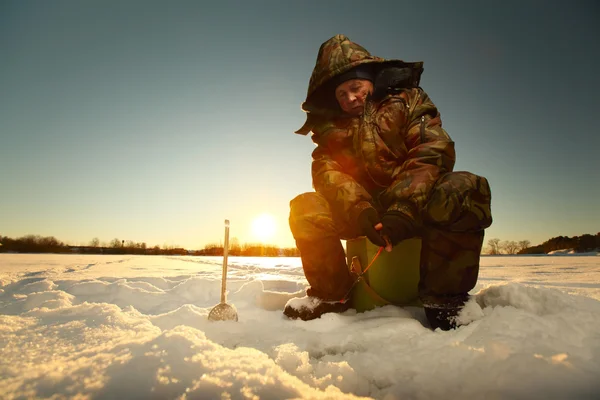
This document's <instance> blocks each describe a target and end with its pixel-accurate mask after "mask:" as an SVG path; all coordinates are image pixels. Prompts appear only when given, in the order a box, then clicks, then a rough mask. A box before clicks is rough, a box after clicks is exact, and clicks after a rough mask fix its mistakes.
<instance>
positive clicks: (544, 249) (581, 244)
mask: <svg viewBox="0 0 600 400" xmlns="http://www.w3.org/2000/svg"><path fill="white" fill-rule="evenodd" d="M566 249H573V250H574V251H575V252H577V253H585V252H588V251H594V250H597V249H600V232H598V233H597V234H596V235H590V234H585V235H581V236H573V237H568V236H558V237H554V238H552V239H549V240H547V241H545V242H544V243H542V244H540V245H537V246H531V242H530V241H529V240H521V241H519V242H515V241H512V240H505V241H501V240H500V239H497V238H494V239H490V240H488V242H487V248H486V251H485V252H486V253H487V254H491V255H495V254H548V253H550V252H551V251H556V250H566Z"/></svg>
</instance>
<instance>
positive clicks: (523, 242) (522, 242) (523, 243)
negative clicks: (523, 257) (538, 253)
mask: <svg viewBox="0 0 600 400" xmlns="http://www.w3.org/2000/svg"><path fill="white" fill-rule="evenodd" d="M529 246H531V242H530V241H529V240H519V251H523V250H525V249H526V248H528V247H529Z"/></svg>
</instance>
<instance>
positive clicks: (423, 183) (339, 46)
mask: <svg viewBox="0 0 600 400" xmlns="http://www.w3.org/2000/svg"><path fill="white" fill-rule="evenodd" d="M361 63H373V65H374V66H375V67H377V68H379V69H383V68H388V67H391V66H401V67H403V68H409V69H412V70H416V71H417V73H415V74H413V75H411V77H412V78H411V81H410V82H408V84H407V85H406V87H403V88H400V89H399V90H396V91H393V92H391V93H386V94H385V96H383V97H382V98H381V99H378V100H377V101H374V100H373V99H369V100H368V101H367V102H366V104H365V110H364V113H363V115H361V116H360V117H348V116H346V115H343V114H342V113H341V112H340V110H335V109H326V108H325V107H319V105H318V101H317V100H315V94H316V93H318V91H319V89H320V88H322V87H323V86H324V85H325V84H326V83H327V80H328V79H330V78H331V77H333V76H336V75H337V74H340V73H343V72H345V71H347V70H348V69H350V68H353V67H355V66H357V65H359V64H361ZM421 71H422V63H404V62H402V61H399V60H384V59H380V58H377V57H373V56H371V55H370V54H369V53H368V52H367V51H366V50H365V49H364V48H362V47H360V46H359V45H357V44H356V43H353V42H351V41H350V40H349V39H348V38H347V37H345V36H343V35H337V36H335V37H333V38H331V39H330V40H328V41H327V42H325V43H324V44H323V45H322V46H321V49H320V50H319V56H318V58H317V64H316V66H315V69H314V71H313V74H312V77H311V82H310V84H309V90H308V95H307V100H306V101H305V102H304V103H303V109H304V110H305V111H306V112H307V114H308V115H307V122H306V124H305V125H304V126H303V127H302V128H301V129H300V130H299V131H298V132H297V133H301V134H307V133H308V132H309V131H312V139H313V141H314V142H315V143H316V144H317V148H316V149H315V150H314V152H313V154H312V157H313V162H312V178H313V186H314V188H315V190H316V191H317V192H319V193H321V194H322V195H323V196H324V197H325V198H326V199H327V200H328V202H329V203H330V204H331V206H332V208H333V209H334V210H335V212H336V214H337V215H340V216H341V218H343V219H345V223H349V224H354V223H355V221H356V218H357V216H358V214H359V213H360V212H361V211H362V210H363V209H365V208H367V207H371V206H375V207H376V208H378V209H379V211H380V212H384V211H386V210H390V211H391V210H395V211H399V212H401V213H403V214H404V215H405V216H406V217H407V218H408V219H409V220H410V221H412V222H413V223H415V225H416V226H419V225H420V218H419V215H420V211H421V210H422V208H423V206H424V205H425V203H426V201H427V199H428V196H429V193H430V192H431V189H432V187H433V185H434V184H435V182H436V181H437V179H438V178H439V177H440V176H441V175H442V174H444V173H446V172H450V171H452V169H453V167H454V162H455V152H454V143H453V142H452V140H451V139H450V137H449V136H448V134H447V133H446V132H445V131H444V129H442V122H441V119H440V114H439V112H438V110H437V108H436V107H435V105H434V104H433V102H432V101H431V100H430V99H429V96H428V95H427V94H426V93H425V92H424V91H423V90H422V89H421V88H420V87H418V79H419V77H420V72H421Z"/></svg>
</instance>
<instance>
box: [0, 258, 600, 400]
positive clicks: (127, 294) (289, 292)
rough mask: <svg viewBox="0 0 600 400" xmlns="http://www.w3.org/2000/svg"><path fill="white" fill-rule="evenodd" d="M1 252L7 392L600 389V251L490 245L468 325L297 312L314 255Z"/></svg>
mask: <svg viewBox="0 0 600 400" xmlns="http://www.w3.org/2000/svg"><path fill="white" fill-rule="evenodd" d="M221 262H222V259H221V258H220V257H165V256H116V255H115V256H112V255H102V256H91V255H87V256H81V255H46V254H44V255H28V254H3V255H0V349H1V350H2V357H0V397H2V398H4V399H13V398H46V397H53V396H54V397H55V398H65V397H81V398H85V397H88V398H100V399H102V398H110V399H114V398H128V399H132V398H143V399H148V398H150V399H151V398H156V399H158V398H161V399H162V398H182V399H184V398H185V399H187V398H189V399H194V398H198V399H218V398H232V399H246V398H266V399H283V398H312V399H319V398H356V397H360V396H364V397H371V398H377V399H385V400H394V399H437V398H444V399H445V398H461V399H471V398H473V399H482V398H490V399H532V398H534V399H566V398H569V399H591V398H600V382H598V378H599V377H600V258H599V257H594V256H587V257H586V256H583V257H569V256H562V257H552V256H542V257H534V256H528V257H525V256H524V257H483V258H482V268H481V272H480V279H479V283H478V285H477V287H476V288H475V289H474V290H473V292H472V294H473V295H475V296H474V298H473V300H472V301H471V302H470V303H468V306H467V307H466V308H465V310H464V312H463V313H462V314H461V316H460V318H461V319H462V320H463V321H464V322H468V321H472V322H471V323H470V324H469V325H467V326H463V327H461V328H459V329H457V330H455V331H450V332H443V331H440V330H437V331H431V330H430V329H429V328H427V322H426V320H425V317H424V314H423V311H422V310H421V309H419V308H406V309H402V308H398V307H394V306H387V307H382V308H380V309H377V310H374V311H370V312H366V313H362V314H357V313H356V312H355V311H353V310H350V311H347V312H345V313H344V314H326V315H325V316H323V317H322V318H321V319H317V320H313V321H308V322H303V321H290V320H287V319H286V318H285V317H284V316H283V315H282V313H281V310H282V309H283V306H284V305H285V303H286V302H287V301H288V300H289V299H290V298H293V297H294V296H295V295H296V296H302V295H304V289H305V287H306V281H305V279H304V275H303V273H302V268H301V265H300V260H299V259H298V258H236V257H232V258H230V259H229V281H228V290H229V293H228V299H227V302H228V303H230V304H233V305H235V307H236V308H237V311H238V315H239V322H232V321H227V322H210V321H208V320H207V315H208V313H209V311H210V310H211V308H212V307H213V306H215V305H216V304H218V303H219V300H220V286H221V282H220V277H221Z"/></svg>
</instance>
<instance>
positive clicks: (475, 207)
mask: <svg viewBox="0 0 600 400" xmlns="http://www.w3.org/2000/svg"><path fill="white" fill-rule="evenodd" d="M491 200H492V195H491V190H490V185H489V183H488V181H487V179H486V178H484V177H482V176H478V175H475V174H472V173H470V172H450V173H448V174H445V175H444V176H442V177H441V178H440V179H439V180H438V182H437V183H436V185H435V186H434V188H433V190H432V193H431V196H430V198H429V201H428V202H427V204H426V206H425V208H424V213H423V221H424V222H425V223H426V224H431V225H433V226H438V227H443V228H445V229H448V230H451V231H454V232H478V231H481V230H483V229H485V228H487V227H489V226H490V225H491V224H492V212H491Z"/></svg>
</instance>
